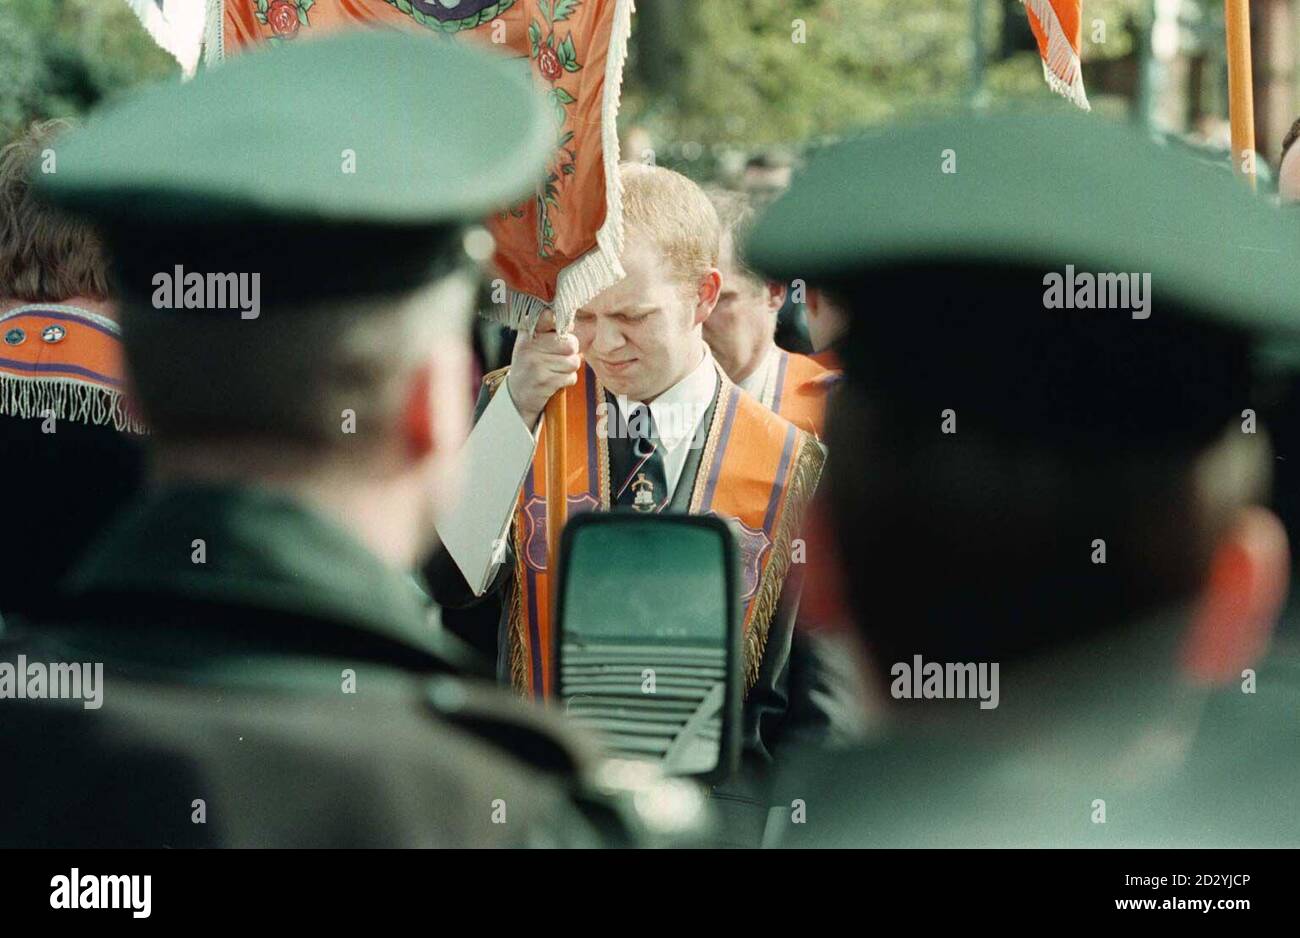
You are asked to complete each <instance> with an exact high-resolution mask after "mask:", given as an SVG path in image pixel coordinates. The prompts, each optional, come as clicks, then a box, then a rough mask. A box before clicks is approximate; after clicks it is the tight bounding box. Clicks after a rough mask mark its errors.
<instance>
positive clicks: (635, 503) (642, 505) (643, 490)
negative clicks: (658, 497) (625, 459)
mask: <svg viewBox="0 0 1300 938" xmlns="http://www.w3.org/2000/svg"><path fill="white" fill-rule="evenodd" d="M632 493H633V498H632V508H633V510H635V511H654V510H655V509H656V508H657V507H659V506H658V503H657V502H656V501H655V484H654V483H653V482H651V481H650V480H649V479H647V478H646V477H645V473H644V472H641V473H637V477H636V481H635V482H633V483H632Z"/></svg>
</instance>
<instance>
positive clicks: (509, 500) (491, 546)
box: [438, 384, 541, 596]
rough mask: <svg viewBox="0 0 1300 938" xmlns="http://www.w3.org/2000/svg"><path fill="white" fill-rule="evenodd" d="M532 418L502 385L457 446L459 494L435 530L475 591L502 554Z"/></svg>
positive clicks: (533, 443) (533, 441) (483, 586)
mask: <svg viewBox="0 0 1300 938" xmlns="http://www.w3.org/2000/svg"><path fill="white" fill-rule="evenodd" d="M537 423H538V425H537V427H535V428H534V429H533V430H532V431H529V429H528V427H526V426H525V425H524V421H523V418H522V417H520V416H519V411H518V410H517V409H515V402H514V401H513V400H511V398H510V389H509V387H507V386H505V385H504V384H503V385H502V387H500V388H498V389H497V392H496V393H495V394H494V395H493V396H492V400H491V401H490V402H489V403H488V406H487V408H486V409H485V410H484V411H483V415H482V416H481V417H480V418H479V420H478V423H476V424H475V425H474V429H473V430H472V431H470V435H469V439H467V440H466V441H465V445H464V447H462V449H461V451H460V457H459V459H460V467H459V468H460V478H461V484H462V486H463V488H462V495H461V497H460V498H459V499H458V500H457V503H456V507H455V508H454V509H452V510H451V511H450V512H448V513H447V515H446V516H444V517H443V519H442V520H441V521H440V522H439V524H438V535H439V537H440V538H441V539H442V543H443V546H445V547H446V548H447V552H448V553H449V554H451V556H452V559H453V560H455V561H456V566H458V567H459V568H460V572H461V573H462V574H463V575H464V577H465V582H467V583H468V584H469V585H470V588H471V589H472V590H474V595H475V596H482V595H483V593H484V592H485V591H486V590H487V587H488V584H489V583H491V582H492V578H493V576H495V574H496V570H497V567H498V566H499V565H500V564H501V562H502V561H503V560H504V559H505V545H506V537H507V534H508V532H509V529H510V522H511V521H512V520H513V518H514V514H515V505H516V502H517V500H518V498H519V487H520V486H521V485H522V484H523V481H524V475H525V474H526V473H527V472H528V467H529V465H530V464H531V463H532V460H533V451H534V450H535V449H536V447H537V438H538V435H539V434H540V432H541V421H540V420H539V421H538V422H537Z"/></svg>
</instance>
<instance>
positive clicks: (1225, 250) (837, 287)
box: [747, 115, 1300, 451]
mask: <svg viewBox="0 0 1300 938" xmlns="http://www.w3.org/2000/svg"><path fill="white" fill-rule="evenodd" d="M1298 236H1300V226H1297V225H1295V224H1294V220H1293V219H1289V218H1286V217H1283V216H1281V215H1280V213H1279V212H1278V211H1277V210H1276V209H1274V208H1272V207H1271V206H1269V205H1268V204H1267V203H1266V202H1264V200H1262V199H1259V198H1257V197H1254V196H1253V195H1252V194H1251V193H1250V191H1249V190H1248V188H1247V187H1246V186H1245V185H1244V184H1243V183H1242V182H1241V181H1240V180H1236V179H1233V178H1232V177H1231V175H1230V174H1228V173H1226V172H1223V171H1221V170H1217V169H1214V168H1209V167H1206V166H1204V165H1203V164H1201V163H1198V162H1197V161H1196V160H1193V159H1191V158H1189V157H1188V156H1187V155H1186V154H1185V153H1184V152H1182V151H1180V150H1178V149H1174V148H1169V147H1162V146H1160V145H1158V144H1156V143H1154V142H1152V141H1151V140H1149V139H1147V138H1145V137H1144V136H1143V135H1141V134H1140V133H1139V132H1137V131H1135V130H1133V129H1132V128H1129V127H1126V126H1123V125H1118V124H1113V123H1108V122H1106V121H1104V120H1101V119H1098V118H1097V117H1095V116H1091V117H1087V116H1081V115H1080V116H1074V115H1069V116H1063V115H1036V116H1032V115H1020V116H987V115H986V116H969V115H968V116H962V117H959V118H952V119H948V120H944V121H940V122H935V123H929V124H923V125H916V126H911V127H891V128H888V129H886V130H882V131H880V132H877V133H873V134H871V135H868V136H864V137H862V138H859V139H856V140H853V141H851V142H847V143H844V144H841V145H838V146H835V147H832V148H830V149H828V150H826V151H824V152H823V153H822V154H821V155H820V156H818V157H817V158H815V159H814V160H813V161H812V162H811V163H810V165H809V166H808V168H807V170H806V171H805V172H803V173H802V174H801V175H799V176H798V177H796V179H795V180H794V182H793V184H792V185H791V187H790V189H789V191H788V192H787V193H786V194H785V195H784V196H783V197H782V198H781V199H780V200H778V201H777V202H776V203H774V204H773V205H772V206H771V207H770V208H769V209H768V211H767V212H766V213H765V214H764V215H763V216H762V217H761V218H760V219H759V220H758V222H757V224H756V226H755V229H754V231H753V233H752V234H751V237H750V239H749V242H748V253H747V256H748V258H749V259H750V262H751V264H752V265H753V266H754V267H755V268H756V269H759V270H761V271H763V272H765V273H766V274H768V275H770V276H773V277H775V278H779V279H782V280H785V281H786V282H790V281H793V280H796V279H802V280H804V281H805V282H806V283H808V284H811V285H814V286H823V287H828V288H831V289H832V291H833V292H837V293H838V296H839V298H840V300H841V302H842V305H844V306H845V308H846V312H847V313H848V315H849V317H850V325H849V336H848V338H847V340H846V341H845V344H844V348H843V357H844V360H845V363H846V370H847V372H848V374H849V377H850V378H851V379H852V380H853V381H855V382H856V383H857V384H858V385H859V386H860V387H862V388H864V389H865V390H866V391H867V393H868V394H870V395H871V396H872V397H873V399H875V400H876V401H878V402H882V403H884V404H886V405H887V406H888V407H889V408H890V409H891V410H893V411H895V412H898V413H900V414H903V416H902V418H901V419H902V420H904V421H905V423H907V424H909V425H912V426H922V427H928V426H930V425H931V424H935V422H936V421H937V420H938V416H937V415H938V414H940V413H941V412H945V411H946V410H948V409H950V408H951V409H952V410H953V411H954V413H955V414H957V415H958V419H962V418H964V419H965V420H966V421H967V423H968V424H974V425H976V426H983V427H986V428H988V429H991V430H993V431H996V432H998V433H1001V434H1003V435H1004V436H1007V437H1009V438H1014V439H1017V440H1020V441H1023V442H1024V443H1025V444H1026V445H1030V446H1046V447H1051V448H1056V447H1062V446H1063V447H1068V448H1075V449H1077V448H1080V447H1083V448H1087V449H1090V450H1094V451H1100V450H1103V449H1111V448H1121V447H1122V448H1131V447H1135V446H1143V445H1146V446H1151V447H1156V448H1160V447H1170V446H1180V445H1188V446H1191V447H1193V448H1195V447H1197V446H1200V445H1203V444H1204V443H1205V442H1206V441H1207V440H1209V439H1211V438H1212V437H1213V436H1215V435H1216V434H1218V433H1221V432H1222V431H1223V430H1224V428H1225V426H1226V425H1227V422H1228V421H1230V420H1231V419H1232V417H1233V415H1234V414H1236V415H1240V413H1241V411H1242V410H1243V409H1245V408H1247V407H1251V406H1254V404H1253V401H1252V399H1251V398H1252V394H1253V393H1254V389H1253V383H1254V377H1255V375H1254V372H1253V367H1252V363H1251V361H1250V358H1251V354H1252V348H1253V346H1254V344H1255V343H1256V341H1257V340H1258V338H1259V335H1260V334H1261V333H1264V332H1269V333H1270V334H1271V333H1278V332H1282V333H1285V332H1287V331H1290V330H1294V329H1295V327H1296V326H1300V316H1297V315H1296V311H1295V308H1294V307H1295V303H1296V299H1297V296H1300V290H1297V286H1298V284H1300V263H1297V261H1298V260H1300V237H1298Z"/></svg>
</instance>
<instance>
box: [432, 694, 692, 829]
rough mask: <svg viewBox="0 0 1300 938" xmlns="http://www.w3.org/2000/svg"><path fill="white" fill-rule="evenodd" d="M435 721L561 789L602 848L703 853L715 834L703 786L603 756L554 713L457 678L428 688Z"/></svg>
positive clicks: (640, 764) (648, 766)
mask: <svg viewBox="0 0 1300 938" xmlns="http://www.w3.org/2000/svg"><path fill="white" fill-rule="evenodd" d="M425 702H426V705H427V707H428V711H429V713H430V714H431V715H433V716H436V718H437V719H438V720H440V721H443V722H445V723H448V724H451V725H453V726H455V727H456V728H457V729H459V730H461V731H463V732H465V733H468V734H470V735H472V736H473V737H474V738H476V739H477V740H479V741H482V742H486V743H488V744H489V745H491V746H493V747H495V748H496V749H497V750H498V751H499V752H500V753H501V754H502V755H503V756H506V757H508V758H510V759H511V760H513V761H514V762H515V763H516V764H518V765H522V766H524V767H525V768H527V769H528V770H531V771H533V772H536V773H539V774H540V775H541V776H542V777H547V778H549V779H550V780H551V781H553V782H555V783H557V784H559V785H562V786H563V787H564V789H565V792H566V794H567V796H568V798H569V799H570V801H571V804H572V805H573V806H574V808H575V810H576V811H577V812H578V813H580V814H581V815H582V816H583V817H584V818H585V820H586V821H587V822H588V823H589V824H591V826H592V827H593V829H594V830H595V831H596V832H597V833H598V836H599V837H600V839H601V842H602V843H603V844H604V845H605V846H699V845H703V844H706V843H708V842H710V839H711V837H712V836H713V835H714V833H715V819H714V818H713V816H712V814H711V812H710V809H709V807H708V803H707V800H706V797H705V793H704V790H703V788H702V787H700V786H699V785H698V784H696V783H695V782H693V781H690V780H687V779H674V778H668V777H666V776H664V775H663V774H662V772H661V771H660V770H659V768H658V766H657V765H655V764H653V763H649V762H633V761H628V760H622V759H613V758H608V757H606V756H604V755H603V754H602V753H601V752H600V750H599V748H598V747H597V746H596V745H595V743H594V741H593V740H592V739H591V738H590V737H588V736H587V735H586V734H584V733H581V732H579V731H577V730H576V729H574V728H573V727H572V726H571V725H569V724H568V723H566V721H565V720H564V719H563V718H562V717H561V716H560V715H559V714H558V713H555V712H552V711H550V710H548V709H546V708H544V707H537V706H529V705H527V704H526V703H524V702H523V701H521V700H519V699H517V698H515V697H513V696H511V695H509V694H507V693H505V692H503V691H501V690H500V689H499V688H495V687H491V686H487V685H483V684H479V683H476V682H473V681H466V680H462V679H459V678H454V677H438V678H434V679H431V680H429V681H428V682H426V684H425Z"/></svg>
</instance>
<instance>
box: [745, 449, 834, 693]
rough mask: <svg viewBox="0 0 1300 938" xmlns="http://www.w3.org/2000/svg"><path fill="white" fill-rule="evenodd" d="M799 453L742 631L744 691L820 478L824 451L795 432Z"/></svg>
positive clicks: (756, 669)
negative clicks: (765, 567)
mask: <svg viewBox="0 0 1300 938" xmlns="http://www.w3.org/2000/svg"><path fill="white" fill-rule="evenodd" d="M798 439H799V452H798V454H797V455H796V456H795V459H794V467H793V468H792V469H791V473H792V475H791V478H790V485H789V486H788V487H787V488H786V492H785V498H784V499H783V500H782V505H781V517H780V518H779V519H778V520H777V523H776V536H775V537H774V538H773V540H772V559H771V560H769V561H768V564H767V569H766V570H764V571H763V582H762V583H761V584H760V585H759V588H758V595H757V596H755V597H754V602H753V610H754V611H753V614H752V615H751V616H750V620H749V621H750V627H749V629H748V630H747V631H746V632H745V693H746V694H748V693H749V691H750V689H751V688H753V686H754V685H755V684H756V683H757V682H758V672H759V669H760V667H761V666H762V663H763V653H764V652H765V651H766V650H767V637H768V634H769V633H770V632H771V626H772V617H773V616H775V615H776V612H777V603H779V602H780V599H781V591H782V590H783V589H784V588H785V577H786V574H787V573H788V572H789V570H790V557H791V550H790V543H791V541H792V540H794V536H795V535H796V534H797V533H798V532H799V530H800V528H801V527H802V526H803V517H804V512H805V510H806V509H807V507H808V503H809V502H810V501H811V500H812V495H813V492H814V491H816V489H817V483H818V481H819V480H820V479H821V474H822V467H823V466H824V465H825V464H826V451H825V450H824V449H823V448H822V446H821V444H820V443H818V442H817V441H816V440H815V439H813V437H812V436H811V435H809V434H807V433H805V432H804V431H802V430H800V431H799V437H798Z"/></svg>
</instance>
